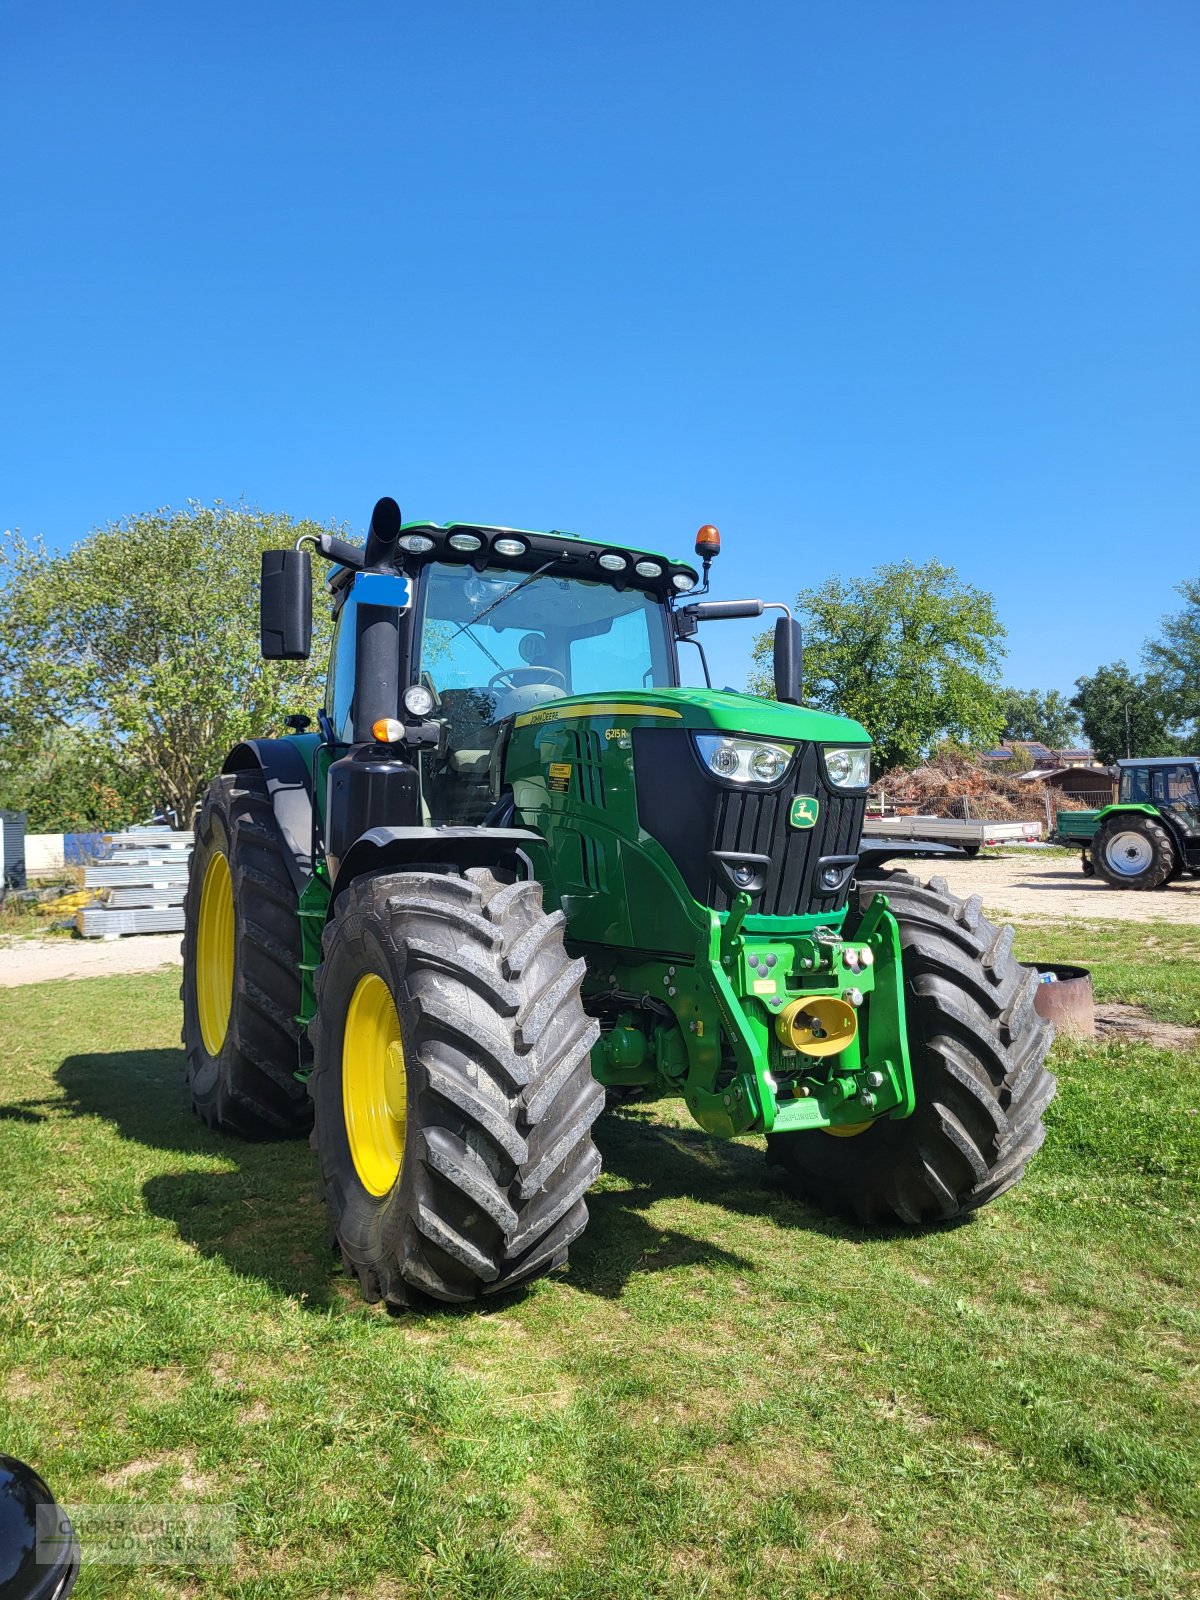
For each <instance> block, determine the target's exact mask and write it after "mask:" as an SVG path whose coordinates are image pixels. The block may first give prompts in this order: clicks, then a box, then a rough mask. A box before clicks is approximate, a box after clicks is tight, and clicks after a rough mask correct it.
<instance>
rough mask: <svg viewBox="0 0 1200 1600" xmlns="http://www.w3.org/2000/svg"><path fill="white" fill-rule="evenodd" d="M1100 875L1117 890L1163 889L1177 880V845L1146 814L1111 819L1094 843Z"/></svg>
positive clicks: (1104, 825)
mask: <svg viewBox="0 0 1200 1600" xmlns="http://www.w3.org/2000/svg"><path fill="white" fill-rule="evenodd" d="M1092 861H1093V862H1094V864H1095V868H1096V871H1097V872H1098V873H1099V874H1100V876H1101V877H1102V878H1103V879H1104V881H1105V883H1107V884H1109V885H1110V886H1111V887H1112V888H1114V889H1159V888H1161V887H1162V886H1163V884H1165V883H1166V882H1167V881H1168V880H1169V879H1171V878H1174V877H1177V876H1178V871H1177V866H1178V863H1177V860H1176V853H1175V841H1174V840H1173V839H1172V838H1171V835H1170V834H1169V833H1168V832H1167V830H1166V828H1164V827H1163V825H1162V823H1161V822H1158V821H1157V820H1156V819H1155V818H1154V817H1148V816H1146V815H1145V813H1144V812H1136V811H1135V812H1131V813H1126V814H1125V815H1124V816H1121V815H1118V816H1115V817H1110V818H1109V819H1108V821H1107V822H1104V823H1102V824H1101V825H1100V830H1099V832H1098V833H1097V834H1096V837H1095V839H1094V840H1093V841H1092Z"/></svg>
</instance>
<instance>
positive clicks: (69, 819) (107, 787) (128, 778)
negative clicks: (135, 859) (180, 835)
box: [0, 725, 158, 833]
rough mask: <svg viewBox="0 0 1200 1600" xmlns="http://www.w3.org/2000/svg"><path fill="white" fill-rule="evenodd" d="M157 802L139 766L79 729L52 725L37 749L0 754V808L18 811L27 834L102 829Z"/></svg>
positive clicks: (126, 820)
mask: <svg viewBox="0 0 1200 1600" xmlns="http://www.w3.org/2000/svg"><path fill="white" fill-rule="evenodd" d="M157 804H158V800H157V796H156V793H155V788H154V785H153V783H152V782H151V780H150V778H149V775H148V774H147V773H146V772H145V771H139V770H138V769H137V768H136V767H131V766H127V765H125V764H124V763H123V762H122V760H121V759H120V752H119V751H116V750H114V749H113V748H112V747H111V746H109V745H106V744H105V743H104V742H103V741H102V740H101V739H100V738H99V737H97V736H96V735H94V734H88V733H86V732H84V731H83V730H81V729H76V728H63V727H59V726H58V725H52V726H51V728H50V729H49V731H48V733H47V735H46V739H45V742H44V743H43V744H42V746H41V747H40V748H39V749H37V750H35V751H32V752H30V751H25V752H21V753H19V755H18V757H17V759H16V760H10V758H9V756H8V752H7V751H6V753H5V756H4V758H3V759H0V807H2V808H3V809H5V810H12V811H24V812H25V813H26V814H27V817H28V828H29V831H30V832H31V833H92V832H107V831H108V830H109V829H111V828H123V827H127V826H128V825H129V823H130V821H136V820H140V819H141V818H143V817H148V816H150V815H151V814H152V813H153V812H154V810H155V807H156V806H157Z"/></svg>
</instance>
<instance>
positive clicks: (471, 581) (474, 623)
mask: <svg viewBox="0 0 1200 1600" xmlns="http://www.w3.org/2000/svg"><path fill="white" fill-rule="evenodd" d="M420 641H421V643H420V662H419V672H420V675H421V678H422V681H424V682H425V683H426V684H427V685H428V687H430V688H431V689H432V690H433V692H434V693H435V694H436V695H438V696H439V697H441V696H443V695H444V694H445V693H447V692H449V693H451V694H454V693H455V692H461V691H463V690H473V691H476V692H479V693H483V694H486V695H487V696H489V697H490V698H491V699H492V700H493V701H494V702H495V705H494V709H493V719H494V720H496V721H499V720H501V719H502V718H503V717H506V716H509V715H511V714H512V713H513V712H514V711H523V710H526V709H527V708H528V707H529V706H531V705H539V704H541V703H542V702H543V701H546V700H557V699H561V698H562V696H563V695H568V694H591V693H593V692H595V691H602V692H604V693H608V692H610V691H612V690H629V689H644V688H668V687H670V684H671V669H670V659H671V657H670V647H669V642H668V635H667V616H666V608H665V607H664V606H663V605H662V604H660V603H659V602H658V601H656V600H655V599H654V598H653V596H651V595H648V594H645V593H643V592H642V591H641V590H640V589H624V590H617V589H615V588H613V587H612V585H611V584H607V583H596V582H592V581H589V580H587V579H582V578H559V577H552V576H551V575H550V574H549V573H541V574H538V575H533V574H530V573H520V572H512V571H508V570H506V569H504V568H501V567H488V568H486V569H485V570H484V571H483V572H476V571H475V570H474V569H473V568H471V567H461V566H454V567H451V566H440V565H434V566H431V567H429V568H428V569H427V570H426V576H425V584H424V615H423V617H422V620H421V628H420Z"/></svg>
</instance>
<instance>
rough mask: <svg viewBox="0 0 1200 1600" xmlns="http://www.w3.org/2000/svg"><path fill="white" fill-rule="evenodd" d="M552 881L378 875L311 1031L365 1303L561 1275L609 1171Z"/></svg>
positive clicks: (418, 1300) (585, 1027) (321, 1122)
mask: <svg viewBox="0 0 1200 1600" xmlns="http://www.w3.org/2000/svg"><path fill="white" fill-rule="evenodd" d="M563 926H564V919H563V916H562V913H561V912H555V913H554V914H553V915H551V916H548V915H546V913H545V912H543V910H542V904H541V890H540V888H539V886H538V885H537V884H535V883H525V882H522V883H514V884H511V885H507V886H506V885H503V884H501V883H500V882H499V881H498V880H497V879H496V878H495V877H493V876H492V874H491V873H490V872H486V871H470V872H467V873H466V874H465V875H463V876H461V877H459V876H454V875H449V874H439V873H432V872H401V873H386V874H377V875H375V874H368V875H365V876H363V877H360V878H356V879H355V880H354V882H353V883H352V884H351V885H350V888H349V890H348V891H347V892H346V894H345V895H344V896H342V897H341V898H340V900H339V903H338V907H337V910H336V912H335V915H334V918H333V920H332V922H331V923H330V926H329V927H328V928H327V930H326V936H325V958H324V961H323V963H322V965H321V967H320V969H319V971H318V973H317V980H316V981H317V1013H316V1016H315V1018H314V1020H313V1023H312V1025H311V1029H310V1035H311V1038H312V1041H313V1050H314V1062H315V1065H314V1068H313V1072H312V1076H311V1078H310V1079H309V1092H310V1094H311V1096H312V1100H313V1107H314V1112H315V1127H314V1131H313V1144H314V1145H315V1147H316V1150H317V1154H318V1159H319V1165H320V1175H321V1186H322V1191H323V1194H324V1198H325V1201H326V1204H327V1206H328V1209H329V1217H330V1223H331V1227H332V1233H333V1241H334V1245H335V1248H336V1249H337V1250H338V1251H339V1253H340V1255H341V1259H342V1264H343V1266H344V1268H345V1270H346V1272H347V1273H348V1274H349V1276H351V1277H353V1278H354V1279H356V1280H357V1282H358V1284H359V1287H360V1289H361V1292H362V1294H363V1296H364V1298H365V1299H367V1300H369V1301H377V1300H383V1301H385V1302H386V1303H387V1304H388V1306H390V1307H393V1308H398V1307H402V1306H406V1305H419V1304H422V1303H426V1302H428V1301H429V1300H434V1301H441V1302H462V1301H472V1300H475V1299H476V1298H478V1297H479V1296H480V1295H486V1294H495V1293H497V1292H499V1291H501V1290H505V1289H509V1288H512V1287H514V1286H515V1285H518V1284H524V1283H527V1282H528V1281H530V1280H531V1279H532V1278H535V1277H537V1276H539V1275H540V1274H542V1273H544V1272H548V1271H550V1270H551V1269H552V1268H554V1267H557V1266H561V1265H562V1264H563V1263H564V1262H565V1260H566V1258H567V1250H568V1247H569V1245H570V1244H571V1241H572V1240H573V1239H575V1238H576V1237H577V1236H578V1235H579V1234H580V1233H581V1232H582V1231H583V1228H584V1226H585V1225H586V1223H587V1205H586V1202H585V1200H584V1196H585V1194H586V1193H587V1190H588V1189H589V1188H590V1187H591V1185H592V1183H593V1182H594V1181H595V1179H596V1176H597V1175H598V1173H599V1171H600V1156H599V1153H598V1151H597V1150H596V1148H595V1145H594V1144H593V1143H592V1137H591V1125H592V1123H593V1122H594V1121H595V1119H596V1117H597V1116H598V1115H599V1114H600V1111H601V1110H602V1109H603V1105H604V1091H603V1089H602V1088H601V1087H600V1085H599V1084H598V1083H596V1081H595V1080H594V1079H593V1077H592V1075H591V1061H590V1057H591V1047H592V1045H593V1044H594V1042H595V1040H596V1038H597V1036H598V1028H597V1025H596V1024H595V1023H594V1022H593V1021H592V1020H591V1019H590V1018H589V1017H587V1015H586V1014H585V1013H584V1010H583V1006H582V1002H581V1001H580V997H579V985H580V982H581V980H582V977H583V971H584V966H583V962H582V961H571V960H569V959H568V957H567V955H566V952H565V950H564V948H563V937H562V930H563Z"/></svg>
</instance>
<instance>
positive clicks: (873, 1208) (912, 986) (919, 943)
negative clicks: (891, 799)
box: [767, 873, 1055, 1226]
mask: <svg viewBox="0 0 1200 1600" xmlns="http://www.w3.org/2000/svg"><path fill="white" fill-rule="evenodd" d="M879 892H883V893H886V895H887V897H888V900H889V902H890V905H891V909H892V912H893V914H894V915H895V917H896V920H897V922H898V924H899V927H900V945H901V949H902V952H903V961H904V999H905V1008H906V1012H907V1018H908V1046H909V1056H910V1059H911V1062H912V1071H913V1079H914V1083H915V1088H916V1099H917V1104H916V1109H915V1111H914V1112H913V1114H912V1116H910V1117H904V1118H902V1119H899V1120H895V1121H893V1120H891V1119H890V1118H887V1117H881V1118H880V1119H879V1120H878V1121H877V1122H873V1123H871V1124H869V1125H868V1126H867V1127H866V1128H865V1129H864V1130H863V1131H862V1132H861V1133H859V1134H858V1135H857V1136H856V1137H853V1138H838V1139H833V1138H828V1137H824V1136H822V1135H821V1134H819V1133H785V1134H769V1135H768V1137H767V1157H768V1160H769V1161H771V1162H773V1163H775V1164H777V1165H778V1166H779V1167H781V1168H782V1169H783V1173H784V1176H785V1179H786V1181H787V1182H788V1184H789V1185H790V1187H792V1188H794V1189H795V1190H796V1191H797V1192H798V1193H800V1194H802V1195H803V1196H804V1197H805V1198H806V1199H809V1200H814V1201H816V1202H817V1204H818V1205H820V1206H822V1207H824V1209H825V1210H827V1211H830V1212H835V1213H841V1214H843V1215H846V1216H850V1217H853V1218H855V1219H856V1220H857V1221H859V1222H862V1223H879V1222H902V1223H907V1224H909V1225H911V1226H917V1225H920V1224H924V1223H929V1222H944V1221H949V1220H950V1219H952V1218H955V1217H961V1216H964V1215H965V1214H966V1213H968V1212H970V1211H973V1210H975V1209H976V1208H977V1207H979V1206H981V1205H985V1204H986V1203H987V1202H988V1201H990V1200H994V1199H995V1198H996V1197H997V1196H998V1195H1001V1194H1003V1193H1004V1191H1005V1190H1006V1189H1010V1188H1011V1187H1012V1185H1013V1184H1014V1183H1016V1182H1017V1180H1018V1179H1019V1178H1020V1177H1021V1175H1022V1174H1023V1173H1024V1171H1025V1166H1026V1163H1027V1162H1028V1161H1029V1159H1030V1157H1031V1156H1033V1155H1034V1154H1035V1153H1036V1151H1037V1150H1038V1149H1039V1148H1040V1147H1041V1144H1042V1141H1043V1139H1044V1138H1045V1129H1044V1127H1043V1125H1042V1113H1043V1111H1044V1110H1045V1108H1046V1106H1047V1105H1048V1104H1049V1102H1050V1100H1051V1099H1052V1098H1053V1095H1054V1088H1055V1082H1054V1078H1053V1077H1052V1076H1051V1074H1050V1073H1049V1072H1047V1071H1046V1068H1045V1066H1044V1065H1043V1062H1044V1060H1045V1057H1046V1052H1047V1050H1048V1049H1049V1047H1050V1041H1051V1039H1052V1038H1053V1029H1052V1027H1051V1025H1050V1023H1048V1022H1047V1021H1045V1020H1044V1019H1043V1018H1042V1017H1040V1016H1039V1015H1038V1014H1037V1012H1036V1011H1035V1010H1034V1006H1033V1001H1034V994H1035V990H1036V986H1037V974H1036V973H1035V972H1033V971H1032V970H1031V969H1030V968H1028V967H1024V966H1022V965H1021V964H1020V962H1018V961H1017V960H1015V958H1014V957H1013V954H1012V939H1013V933H1012V929H1011V928H1009V927H1002V928H997V927H996V926H995V925H994V924H993V923H991V922H989V921H988V920H987V918H986V917H984V916H983V915H982V914H981V912H980V900H979V896H978V895H972V897H971V898H970V899H969V900H958V899H955V897H954V896H953V895H951V894H950V893H949V891H948V889H947V887H946V882H945V880H944V879H942V878H933V879H931V880H930V882H929V883H928V884H927V885H924V886H923V885H922V884H921V883H920V882H919V881H918V880H917V879H916V878H913V877H910V876H909V875H908V874H901V873H897V874H895V875H893V876H891V877H888V878H886V879H885V880H884V881H883V882H873V883H869V884H863V885H861V886H860V888H859V891H858V895H859V900H858V913H859V915H860V916H861V913H862V912H865V910H866V909H867V906H868V905H869V904H870V902H871V901H872V900H873V899H874V897H875V895H876V893H879Z"/></svg>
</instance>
